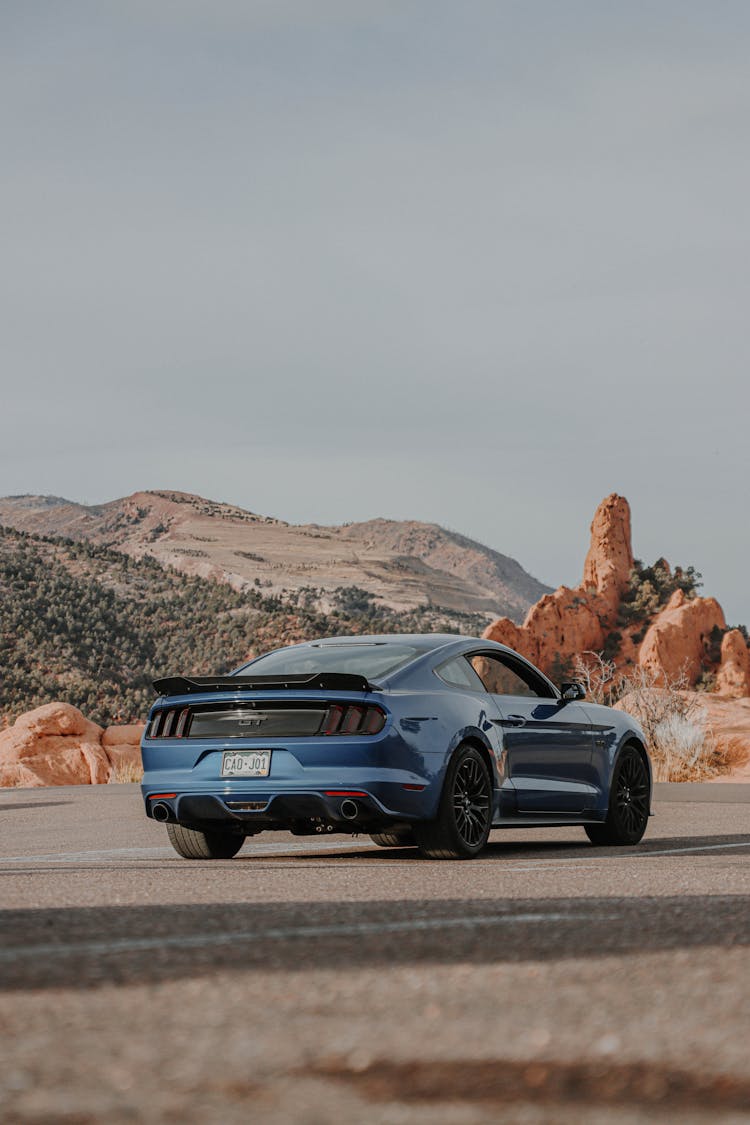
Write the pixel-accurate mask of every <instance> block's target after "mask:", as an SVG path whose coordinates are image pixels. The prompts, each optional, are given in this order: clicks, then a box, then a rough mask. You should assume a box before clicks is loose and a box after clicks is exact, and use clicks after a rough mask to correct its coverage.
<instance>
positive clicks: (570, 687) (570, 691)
mask: <svg viewBox="0 0 750 1125" xmlns="http://www.w3.org/2000/svg"><path fill="white" fill-rule="evenodd" d="M560 694H561V695H562V700H563V703H573V702H575V700H576V699H585V698H586V688H585V687H584V686H583V684H579V683H578V682H577V681H576V680H571V681H570V683H563V684H560Z"/></svg>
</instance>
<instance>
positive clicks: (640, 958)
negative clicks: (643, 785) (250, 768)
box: [0, 785, 750, 1125]
mask: <svg viewBox="0 0 750 1125" xmlns="http://www.w3.org/2000/svg"><path fill="white" fill-rule="evenodd" d="M655 811H656V815H655V817H654V818H653V819H652V821H651V824H650V827H649V831H648V834H647V837H646V840H645V841H644V843H643V844H642V845H641V846H640V847H639V848H635V849H622V850H614V849H613V850H608V849H597V848H593V847H592V846H591V845H590V844H589V843H588V841H587V840H586V838H585V836H584V834H583V831H582V830H581V829H565V830H555V831H548V832H542V831H536V832H533V831H532V832H526V833H520V832H512V833H511V832H496V833H494V834H493V837H492V843H491V845H490V847H489V848H488V849H487V851H486V853H485V854H484V855H483V857H482V858H481V859H480V860H478V861H475V862H473V863H436V862H428V861H425V860H421V859H419V858H417V857H416V854H415V853H413V852H410V851H409V850H399V851H386V850H382V849H378V848H375V847H374V846H372V845H371V844H370V841H369V839H368V838H364V839H355V840H352V839H350V838H345V837H340V838H339V837H333V838H330V837H329V838H328V839H326V840H324V841H321V840H317V839H313V840H307V839H299V838H295V837H292V836H287V835H280V834H275V835H270V834H267V835H263V836H261V837H258V838H257V840H256V842H255V843H252V842H250V843H248V844H247V845H246V846H245V848H244V849H243V850H242V852H240V855H239V856H238V857H237V858H236V859H234V860H230V861H226V862H212V863H205V864H200V863H190V862H187V861H184V860H181V859H179V858H178V857H177V856H176V855H175V854H174V853H173V852H172V851H171V849H170V848H169V846H168V845H167V842H166V838H165V833H164V829H163V828H162V827H160V826H158V825H156V824H154V823H153V822H150V821H147V820H146V819H145V817H144V816H143V814H142V812H141V804H140V798H139V794H138V790H137V787H135V786H128V785H123V786H101V787H77V788H73V789H62V788H58V789H47V790H39V789H37V790H10V791H6V792H3V793H2V794H1V795H0V855H1V857H2V858H0V874H1V875H2V886H3V895H2V910H1V911H0V929H1V932H2V945H1V946H0V987H1V988H2V996H1V998H0V999H1V1003H0V1054H1V1055H2V1058H3V1060H4V1063H3V1066H2V1068H0V1104H2V1106H3V1107H4V1108H3V1121H4V1122H24V1123H29V1122H33V1123H39V1125H41V1123H47V1122H67V1123H70V1125H73V1123H75V1125H78V1123H87V1122H98V1121H103V1120H107V1121H108V1122H134V1121H139V1122H140V1121H146V1122H149V1121H154V1122H161V1121H177V1120H180V1121H202V1122H213V1121H222V1122H246V1121H248V1120H257V1121H263V1122H270V1123H277V1122H278V1123H282V1122H284V1123H286V1122H300V1123H302V1122H304V1123H306V1125H308V1123H321V1125H322V1123H327V1122H333V1121H373V1122H376V1121H377V1122H394V1123H397V1122H398V1123H400V1122H404V1123H406V1122H408V1123H421V1122H425V1123H427V1122H430V1123H443V1122H444V1123H446V1125H448V1123H450V1125H453V1123H463V1122H466V1123H467V1125H468V1123H473V1122H485V1121H487V1122H489V1121H493V1122H503V1121H507V1122H539V1123H541V1122H549V1121H555V1122H570V1123H573V1122H575V1123H578V1122H586V1123H588V1122H591V1123H594V1122H596V1123H599V1122H602V1121H607V1122H623V1123H624V1122H637V1121H652V1120H653V1121H660V1122H661V1121H664V1122H668V1121H669V1122H672V1121H675V1120H679V1121H681V1122H687V1123H689V1122H693V1121H695V1122H699V1121H700V1122H703V1121H709V1120H710V1121H712V1122H715V1121H722V1122H733V1121H737V1122H740V1121H748V1120H750V1073H749V1072H748V1061H747V1058H748V1056H747V1043H748V1033H749V1032H750V949H749V946H750V786H748V787H747V788H745V787H741V786H730V785H722V786H699V787H691V786H670V787H666V788H665V787H660V788H659V791H658V793H657V801H656V804H655Z"/></svg>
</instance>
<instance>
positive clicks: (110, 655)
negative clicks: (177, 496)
mask: <svg viewBox="0 0 750 1125" xmlns="http://www.w3.org/2000/svg"><path fill="white" fill-rule="evenodd" d="M320 600H321V594H320V591H319V590H316V589H314V588H312V587H309V588H308V589H306V590H300V591H291V592H289V593H287V594H284V595H283V596H280V595H275V594H273V593H269V592H268V591H267V590H266V589H258V588H255V587H248V588H246V589H243V590H236V589H234V588H233V587H232V586H230V585H229V584H228V583H226V582H219V581H216V580H215V579H210V578H202V577H200V576H197V575H186V574H184V573H182V572H180V571H178V570H174V569H171V568H169V567H165V566H164V565H162V563H160V562H159V561H158V560H157V559H154V558H150V557H148V556H145V557H143V558H140V559H134V558H132V557H131V556H129V555H127V554H124V553H123V552H121V551H115V550H112V549H110V548H107V547H102V546H98V545H96V544H94V543H91V542H86V541H83V540H79V541H75V540H71V539H67V540H66V539H61V538H59V537H47V538H44V539H42V538H39V537H34V536H30V535H28V534H27V533H24V532H18V531H15V530H13V529H9V528H5V529H3V528H0V669H1V670H2V673H1V675H2V679H1V680H0V727H1V726H2V725H3V723H8V722H9V721H11V720H12V719H14V718H15V717H16V716H18V715H19V714H21V713H22V712H24V711H28V710H30V709H31V708H33V707H37V706H40V705H41V704H44V703H49V702H51V701H53V700H64V701H65V702H66V703H69V704H73V705H74V706H75V707H78V708H80V709H81V710H82V711H83V712H84V713H85V715H86V716H87V717H88V718H89V719H93V720H94V721H95V722H97V723H100V724H102V725H104V726H106V725H108V724H110V723H128V722H133V721H135V720H138V719H139V718H142V717H143V716H145V714H146V712H147V710H148V707H149V705H150V703H151V702H152V701H153V697H154V693H153V689H152V687H151V681H152V680H153V679H154V678H155V677H156V676H159V675H164V674H166V673H168V672H175V671H179V672H193V673H195V674H201V673H204V674H206V673H210V672H224V671H228V670H229V669H231V668H233V667H236V666H237V665H238V664H241V663H242V661H243V660H245V659H246V658H247V657H248V656H249V655H252V654H256V653H258V652H261V651H263V650H264V649H268V648H273V647H275V646H278V645H281V644H290V643H292V642H294V641H300V640H304V639H306V638H309V637H313V636H333V635H336V634H337V633H366V632H410V631H417V632H431V631H439V632H450V631H457V630H458V629H459V628H460V629H461V631H464V632H474V633H476V634H478V633H480V632H481V630H482V628H483V625H484V619H483V618H481V617H476V616H471V615H461V614H458V613H456V612H453V613H451V614H447V615H446V614H443V613H441V612H440V611H437V610H434V609H431V608H428V607H418V608H416V609H414V610H410V611H400V612H398V611H394V610H391V609H389V608H388V607H387V606H383V605H382V604H380V603H379V602H378V601H377V600H376V599H375V598H374V597H373V595H371V594H369V593H368V592H367V591H365V590H362V589H361V588H358V587H351V586H349V587H340V588H339V589H337V590H332V591H329V592H328V593H327V594H326V600H327V602H328V603H329V605H330V608H329V610H328V611H327V612H325V613H324V612H321V611H320V610H319V609H318V608H317V606H318V604H319V603H320Z"/></svg>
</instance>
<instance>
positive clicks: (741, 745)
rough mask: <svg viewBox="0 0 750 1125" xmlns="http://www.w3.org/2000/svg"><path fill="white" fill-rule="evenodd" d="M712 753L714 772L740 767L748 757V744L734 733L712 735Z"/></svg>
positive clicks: (723, 771)
mask: <svg viewBox="0 0 750 1125" xmlns="http://www.w3.org/2000/svg"><path fill="white" fill-rule="evenodd" d="M713 753H714V765H715V766H716V771H715V772H716V773H731V772H732V771H733V770H737V769H741V768H742V766H744V765H746V764H747V761H748V759H749V758H750V744H749V743H748V742H747V740H746V739H744V738H740V737H739V735H736V734H727V735H714V736H713Z"/></svg>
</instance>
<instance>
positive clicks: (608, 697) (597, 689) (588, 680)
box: [573, 651, 621, 707]
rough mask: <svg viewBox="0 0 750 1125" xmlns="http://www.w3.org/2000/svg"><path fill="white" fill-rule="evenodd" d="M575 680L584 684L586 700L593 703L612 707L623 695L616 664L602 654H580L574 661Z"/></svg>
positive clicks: (589, 652) (587, 652) (588, 652)
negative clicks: (619, 686)
mask: <svg viewBox="0 0 750 1125" xmlns="http://www.w3.org/2000/svg"><path fill="white" fill-rule="evenodd" d="M573 678H574V679H575V680H578V682H579V683H581V684H583V686H584V687H585V689H586V698H587V699H590V700H591V702H592V703H603V704H604V705H605V707H611V705H612V704H613V703H614V702H615V701H616V700H617V699H618V698H619V696H620V694H621V693H620V692H619V691H618V680H617V667H616V665H615V662H614V660H607V659H605V657H604V653H602V652H591V651H586V652H582V653H579V654H578V656H576V658H575V660H574V661H573Z"/></svg>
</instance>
